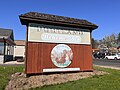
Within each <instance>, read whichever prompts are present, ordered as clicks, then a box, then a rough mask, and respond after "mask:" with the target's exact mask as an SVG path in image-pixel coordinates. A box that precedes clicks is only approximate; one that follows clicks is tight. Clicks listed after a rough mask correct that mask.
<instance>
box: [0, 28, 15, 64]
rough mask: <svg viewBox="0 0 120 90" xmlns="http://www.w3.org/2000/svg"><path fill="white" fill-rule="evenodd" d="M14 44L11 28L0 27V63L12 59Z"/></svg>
mask: <svg viewBox="0 0 120 90" xmlns="http://www.w3.org/2000/svg"><path fill="white" fill-rule="evenodd" d="M14 45H15V43H14V35H13V30H11V29H3V28H0V63H4V62H6V61H9V60H13V53H14Z"/></svg>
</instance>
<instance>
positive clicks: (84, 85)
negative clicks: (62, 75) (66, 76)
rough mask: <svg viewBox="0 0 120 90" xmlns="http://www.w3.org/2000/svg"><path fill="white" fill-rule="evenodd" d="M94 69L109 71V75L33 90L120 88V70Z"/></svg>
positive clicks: (111, 89) (113, 89)
mask: <svg viewBox="0 0 120 90" xmlns="http://www.w3.org/2000/svg"><path fill="white" fill-rule="evenodd" d="M94 69H97V70H102V71H106V72H109V73H110V74H108V75H103V76H97V75H96V76H93V77H90V78H86V79H82V80H78V81H73V82H68V83H64V84H59V85H50V86H44V87H41V88H39V87H38V88H35V89H31V90H120V70H113V69H105V68H100V67H94Z"/></svg>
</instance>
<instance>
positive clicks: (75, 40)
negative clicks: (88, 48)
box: [28, 23, 90, 44]
mask: <svg viewBox="0 0 120 90" xmlns="http://www.w3.org/2000/svg"><path fill="white" fill-rule="evenodd" d="M28 41H29V42H48V43H70V44H90V31H89V30H87V29H79V28H69V27H60V26H53V25H43V24H34V23H30V24H29V27H28Z"/></svg>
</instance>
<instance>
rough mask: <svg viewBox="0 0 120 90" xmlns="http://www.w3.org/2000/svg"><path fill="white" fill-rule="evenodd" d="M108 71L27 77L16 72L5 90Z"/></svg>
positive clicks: (55, 82) (27, 87)
mask: <svg viewBox="0 0 120 90" xmlns="http://www.w3.org/2000/svg"><path fill="white" fill-rule="evenodd" d="M104 74H108V73H107V72H103V71H97V70H94V71H93V72H77V73H59V74H49V75H35V76H30V77H26V75H25V74H24V73H15V74H13V75H12V76H11V79H10V81H9V83H8V85H7V86H6V88H5V90H28V89H30V88H35V87H41V86H44V85H54V84H61V83H65V82H69V81H75V80H79V79H83V78H88V77H92V76H94V75H104Z"/></svg>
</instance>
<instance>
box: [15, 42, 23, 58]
mask: <svg viewBox="0 0 120 90" xmlns="http://www.w3.org/2000/svg"><path fill="white" fill-rule="evenodd" d="M15 44H16V45H15V46H14V59H15V60H17V59H23V58H24V57H25V41H24V40H15Z"/></svg>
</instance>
